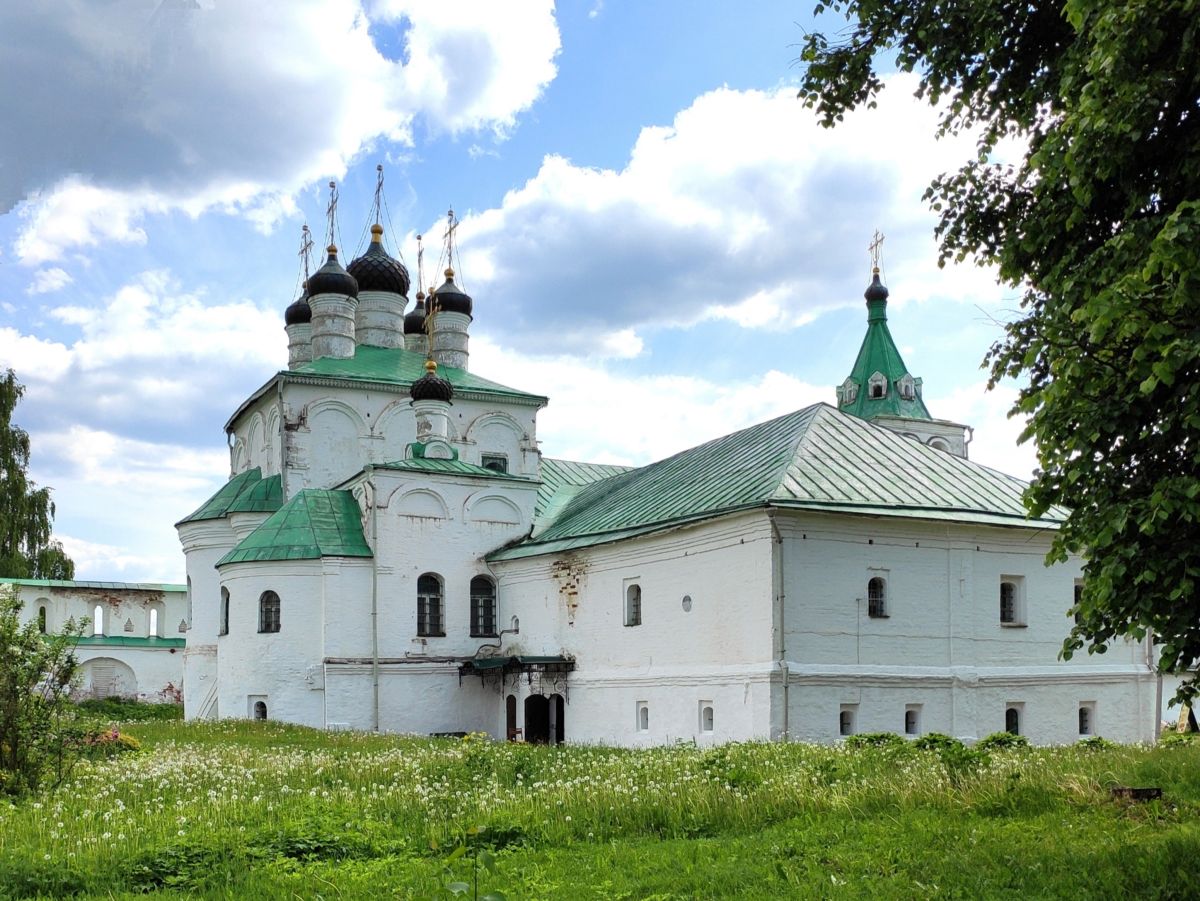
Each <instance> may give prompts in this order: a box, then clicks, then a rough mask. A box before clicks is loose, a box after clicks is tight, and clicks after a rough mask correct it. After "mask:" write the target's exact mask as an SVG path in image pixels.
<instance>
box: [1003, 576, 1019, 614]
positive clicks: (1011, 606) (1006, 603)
mask: <svg viewBox="0 0 1200 901" xmlns="http://www.w3.org/2000/svg"><path fill="white" fill-rule="evenodd" d="M1000 622H1002V623H1008V624H1012V623H1016V622H1017V586H1016V584H1015V583H1013V582H1001V583H1000Z"/></svg>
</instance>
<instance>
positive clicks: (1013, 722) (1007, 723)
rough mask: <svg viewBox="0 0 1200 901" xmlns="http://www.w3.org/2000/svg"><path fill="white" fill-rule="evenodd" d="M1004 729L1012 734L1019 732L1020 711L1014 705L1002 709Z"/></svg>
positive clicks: (1018, 733)
mask: <svg viewBox="0 0 1200 901" xmlns="http://www.w3.org/2000/svg"><path fill="white" fill-rule="evenodd" d="M1004 731H1005V732H1011V733H1012V734H1013V735H1020V734H1021V711H1019V710H1018V709H1017V708H1016V707H1009V708H1008V709H1007V710H1005V711H1004Z"/></svg>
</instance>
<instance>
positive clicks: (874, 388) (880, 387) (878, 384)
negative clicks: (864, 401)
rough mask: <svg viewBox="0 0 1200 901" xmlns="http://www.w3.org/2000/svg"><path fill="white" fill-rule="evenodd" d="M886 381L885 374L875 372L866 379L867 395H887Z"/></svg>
mask: <svg viewBox="0 0 1200 901" xmlns="http://www.w3.org/2000/svg"><path fill="white" fill-rule="evenodd" d="M887 383H888V380H887V376H886V375H884V374H883V373H882V372H876V373H875V374H874V375H872V376H871V377H870V378H869V379H867V396H868V397H884V396H885V395H887Z"/></svg>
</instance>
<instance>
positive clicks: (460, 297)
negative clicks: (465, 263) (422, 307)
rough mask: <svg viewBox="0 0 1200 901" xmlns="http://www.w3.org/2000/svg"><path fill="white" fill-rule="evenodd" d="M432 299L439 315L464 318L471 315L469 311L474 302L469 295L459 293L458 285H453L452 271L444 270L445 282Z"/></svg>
mask: <svg viewBox="0 0 1200 901" xmlns="http://www.w3.org/2000/svg"><path fill="white" fill-rule="evenodd" d="M432 296H433V298H434V299H435V301H436V303H437V311H438V312H439V313H462V314H463V315H464V316H470V315H471V309H472V307H473V306H474V302H473V301H472V300H471V297H470V295H468V294H465V293H464V292H463V291H461V290H460V289H459V287H458V285H456V284H454V270H453V269H449V268H447V269H446V281H444V282H443V283H442V286H441V287H440V288H437V289H436V290H435V291H434V292H433V295H432Z"/></svg>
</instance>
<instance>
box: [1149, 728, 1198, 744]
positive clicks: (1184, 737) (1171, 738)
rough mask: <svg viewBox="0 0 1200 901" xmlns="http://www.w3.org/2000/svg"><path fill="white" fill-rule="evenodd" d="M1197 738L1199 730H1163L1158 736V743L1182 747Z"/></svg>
mask: <svg viewBox="0 0 1200 901" xmlns="http://www.w3.org/2000/svg"><path fill="white" fill-rule="evenodd" d="M1197 738H1200V732H1164V733H1163V734H1162V735H1160V736H1159V737H1158V743H1159V744H1160V745H1166V746H1168V747H1170V746H1172V745H1175V746H1180V747H1182V746H1185V745H1190V744H1192V743H1193V742H1195V741H1196V740H1197Z"/></svg>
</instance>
